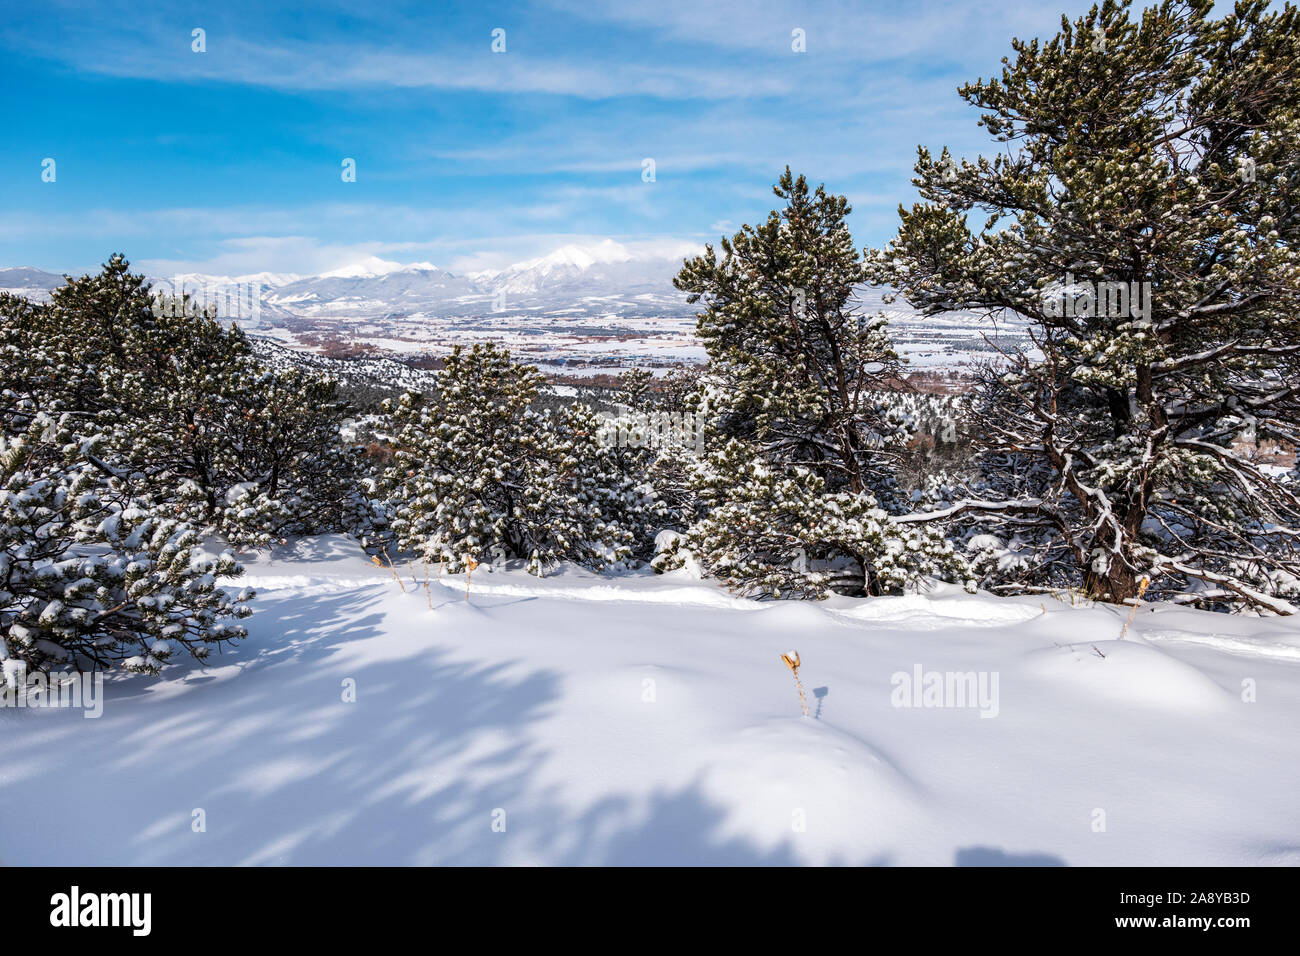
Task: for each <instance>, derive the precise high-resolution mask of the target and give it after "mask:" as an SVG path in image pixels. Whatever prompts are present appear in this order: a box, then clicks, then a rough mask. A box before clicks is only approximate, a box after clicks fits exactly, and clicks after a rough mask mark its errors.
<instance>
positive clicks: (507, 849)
mask: <svg viewBox="0 0 1300 956" xmlns="http://www.w3.org/2000/svg"><path fill="white" fill-rule="evenodd" d="M385 598H386V596H385V595H384V594H382V593H379V592H376V591H374V590H363V591H360V592H358V591H355V590H354V591H351V592H346V593H340V594H335V595H325V596H320V595H316V596H297V597H277V596H274V595H272V596H270V597H268V598H266V599H264V603H263V604H262V605H261V607H260V608H259V610H258V615H259V624H260V626H259V627H258V628H257V630H256V631H255V633H254V635H253V636H251V637H250V638H249V639H248V641H246V642H245V643H244V644H242V645H241V646H240V647H239V648H236V649H235V650H234V651H232V652H227V653H226V654H225V655H223V656H222V657H221V658H219V659H216V660H214V662H213V663H214V666H213V667H210V668H208V669H203V668H199V667H197V666H192V667H191V668H190V669H189V670H188V671H184V670H179V669H177V670H172V671H170V672H169V678H168V679H167V680H149V679H132V680H126V681H122V682H116V681H114V682H110V684H109V685H108V686H107V687H106V700H105V711H104V715H103V717H102V718H100V719H98V720H94V721H90V720H82V719H81V718H80V714H78V713H72V712H61V713H50V714H42V715H40V716H39V717H38V718H37V719H35V720H32V721H29V722H23V726H25V727H31V728H32V730H33V731H39V732H33V733H30V734H24V735H22V736H21V737H19V735H18V734H17V733H15V734H13V735H12V736H11V739H10V740H9V741H7V742H6V743H5V746H4V748H3V753H4V756H5V759H6V761H7V763H8V765H9V766H20V767H22V769H23V772H22V773H20V774H15V775H12V776H9V777H6V778H0V802H2V803H3V804H4V805H5V806H7V807H12V808H21V810H22V812H21V813H17V814H15V815H14V818H18V817H21V818H22V819H23V821H24V823H23V827H22V828H21V829H18V828H15V827H13V826H10V825H6V824H4V823H3V822H0V851H2V852H3V854H4V856H5V857H6V858H8V859H9V861H10V862H21V863H28V864H96V863H97V864H109V865H114V864H116V865H121V864H146V865H150V864H151V865H204V864H252V865H265V864H272V865H274V864H291V865H422V864H501V863H556V864H575V865H597V864H604V865H674V864H685V863H692V864H700V865H731V866H736V865H740V866H748V865H792V864H796V863H798V862H799V860H798V859H797V858H796V857H795V855H794V853H793V848H792V846H790V845H789V844H788V843H787V844H779V845H774V846H770V847H760V846H757V845H755V844H753V843H752V842H750V841H748V840H746V839H744V838H741V837H735V836H725V835H723V834H722V832H721V831H722V827H723V825H724V823H725V817H726V812H725V810H724V808H723V807H722V806H721V805H719V804H718V803H716V802H715V801H712V800H710V799H709V798H708V797H707V796H705V794H704V793H703V791H702V789H701V787H700V785H699V784H698V783H695V784H691V785H689V786H686V787H683V788H681V789H680V790H677V791H673V792H667V791H661V792H653V793H645V792H644V791H643V792H641V793H632V792H629V793H626V794H613V795H610V796H606V797H604V798H601V799H597V800H596V802H594V803H592V804H589V805H585V806H574V800H573V798H572V797H571V796H570V795H569V794H568V793H567V792H566V791H563V790H561V789H560V787H559V786H558V784H557V782H556V781H558V780H561V779H569V778H570V777H572V776H573V775H574V768H572V767H566V766H563V765H560V764H557V762H556V761H555V760H554V759H552V755H551V752H550V751H549V749H548V748H547V747H546V746H545V744H544V739H543V737H542V736H541V733H540V732H539V725H541V724H543V723H544V722H545V721H546V719H547V718H548V717H549V716H550V715H552V714H554V713H555V711H556V708H557V707H558V706H559V701H560V691H561V679H562V677H561V674H560V673H559V672H558V671H555V670H551V669H549V668H538V667H536V666H535V665H526V664H524V663H522V662H520V661H512V660H507V661H498V662H495V663H487V662H483V661H466V660H462V659H457V657H456V652H455V647H454V645H453V646H446V645H439V644H438V643H436V640H435V639H436V638H437V637H438V632H437V630H436V629H437V628H438V627H439V626H445V625H440V624H439V623H438V622H437V621H435V620H434V619H432V618H431V619H429V620H430V623H429V628H430V631H429V635H428V637H429V639H428V640H425V639H423V637H422V635H421V634H420V633H418V632H416V631H414V630H413V631H411V632H409V633H407V632H402V631H400V629H399V630H396V631H395V630H394V628H393V623H392V622H391V621H386V620H385V608H386V607H388V606H391V605H389V604H387V603H386V601H385ZM381 624H383V625H384V626H383V627H381ZM223 665H224V666H223ZM232 665H233V669H232ZM178 678H179V679H178ZM349 683H350V686H353V687H355V694H356V700H355V702H352V703H349V702H345V701H344V696H345V692H346V691H347V690H348V686H349ZM46 718H48V719H46ZM580 770H581V772H590V770H589V768H588V767H587V766H586V765H585V764H584V766H583V767H582V768H580ZM616 783H617V782H615V785H616ZM92 794H93V802H94V806H95V812H94V817H93V819H92V818H90V817H89V816H88V815H87V814H86V812H85V800H86V799H87V797H88V795H92ZM105 819H108V820H112V821H113V826H112V828H111V831H110V832H108V833H106V832H105V831H104V830H103V828H102V826H101V822H102V821H103V820H105ZM200 819H201V821H202V824H203V825H202V827H201V828H200V827H199V826H198V821H199V820H200ZM196 831H197V832H196ZM53 832H59V833H61V834H62V835H61V837H60V839H58V840H50V839H49V834H50V833H53Z"/></svg>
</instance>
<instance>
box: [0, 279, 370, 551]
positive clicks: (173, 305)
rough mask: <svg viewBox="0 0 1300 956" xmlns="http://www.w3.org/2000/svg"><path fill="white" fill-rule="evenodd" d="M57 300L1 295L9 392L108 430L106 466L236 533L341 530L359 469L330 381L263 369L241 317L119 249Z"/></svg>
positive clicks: (163, 502)
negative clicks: (202, 300) (238, 321)
mask: <svg viewBox="0 0 1300 956" xmlns="http://www.w3.org/2000/svg"><path fill="white" fill-rule="evenodd" d="M51 299H52V301H51V303H50V304H49V305H48V306H31V305H30V304H26V303H23V302H22V300H18V301H13V300H9V301H6V302H0V315H3V316H5V317H6V319H5V321H4V323H3V331H2V332H0V349H3V350H4V363H3V367H4V369H5V374H6V375H9V376H11V377H12V379H13V380H12V382H6V383H5V384H6V385H8V386H9V387H8V388H7V392H8V393H9V394H11V395H14V396H21V403H23V406H24V407H25V408H27V409H28V410H29V411H30V410H31V409H37V408H42V409H48V410H50V411H52V412H60V411H66V412H69V413H71V414H75V415H77V416H78V417H79V418H80V419H81V420H82V421H83V425H82V428H83V430H84V431H87V432H90V431H93V432H95V433H97V434H99V435H101V440H100V441H99V443H98V445H97V449H98V451H97V454H96V457H95V462H96V464H97V465H98V466H99V467H100V468H101V470H103V471H104V472H105V474H107V475H111V476H112V477H113V478H115V479H117V480H119V481H121V482H124V483H126V484H127V485H128V486H129V487H130V488H131V489H132V493H133V494H134V495H135V496H136V497H137V498H138V499H140V500H144V499H145V498H147V499H148V500H149V501H150V502H152V505H153V506H154V507H156V508H158V509H160V511H161V512H162V513H166V514H168V515H169V516H171V517H173V518H179V519H183V520H185V521H187V522H189V523H191V524H193V525H195V526H196V527H197V528H199V529H203V530H205V531H208V532H212V533H219V534H223V535H225V536H226V537H227V538H228V539H229V540H230V541H231V542H233V543H240V544H252V545H263V544H266V543H268V542H269V541H270V540H271V539H272V538H283V537H284V536H286V535H289V534H301V533H321V532H328V531H337V530H342V529H343V527H344V524H345V515H346V513H347V512H348V511H349V510H350V509H354V508H355V507H356V501H355V497H356V488H357V484H358V481H359V480H360V475H361V472H360V469H361V467H362V465H361V456H360V454H359V453H358V452H357V450H355V449H352V448H349V447H348V446H347V445H346V444H345V443H344V442H343V441H342V440H341V437H340V434H339V428H340V424H341V422H342V421H343V419H344V418H345V417H346V415H347V414H348V409H347V407H346V405H345V404H344V403H343V402H341V401H340V400H339V399H338V393H337V384H336V383H335V382H333V381H332V380H330V379H328V378H325V377H323V376H317V375H311V374H307V373H304V372H300V371H296V370H291V371H276V370H272V369H269V368H267V367H265V366H263V365H262V364H261V363H260V362H258V361H257V360H256V358H255V357H254V355H253V352H252V348H251V346H250V343H249V341H248V339H247V337H246V336H245V335H244V334H243V333H242V332H241V331H240V330H239V329H238V328H237V327H233V326H232V327H230V328H226V327H225V326H223V325H222V323H221V322H219V321H218V320H217V318H216V317H215V316H214V315H212V314H209V313H208V312H205V311H203V310H200V309H198V308H197V307H196V306H195V304H194V303H193V302H192V301H191V300H190V299H189V298H188V297H181V298H172V297H157V296H155V295H154V294H153V293H152V291H151V289H150V288H149V286H148V284H147V283H146V282H145V280H144V278H143V277H142V276H139V275H134V274H132V273H131V271H130V265H129V263H127V261H126V260H125V259H124V258H123V257H122V256H113V257H112V258H111V259H110V260H109V262H108V263H106V264H105V266H104V268H103V270H102V271H101V272H100V273H98V274H96V275H93V276H83V277H82V278H80V279H76V280H69V281H68V283H67V284H66V285H64V286H62V287H60V288H58V289H56V290H54V292H53V293H52V296H51ZM24 356H25V357H24ZM56 371H57V374H55V372H56ZM15 410H17V406H15Z"/></svg>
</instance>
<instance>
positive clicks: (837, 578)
mask: <svg viewBox="0 0 1300 956" xmlns="http://www.w3.org/2000/svg"><path fill="white" fill-rule="evenodd" d="M773 191H774V192H775V194H776V195H777V197H778V198H780V199H783V200H785V206H784V208H783V209H781V210H775V211H773V212H772V213H771V215H770V216H769V217H768V219H767V222H765V223H763V224H762V225H760V226H757V227H754V226H748V225H747V226H744V227H743V228H742V229H741V230H740V232H738V233H737V234H736V235H735V236H734V237H733V238H732V239H730V240H728V239H725V238H724V239H723V240H722V243H721V248H722V255H721V257H719V256H718V254H717V253H716V252H715V251H714V249H713V247H712V246H708V247H706V249H705V252H704V254H703V255H701V256H698V257H696V258H694V259H691V260H688V261H687V262H686V264H685V266H684V267H683V269H682V271H681V273H680V274H679V275H678V276H677V279H676V284H677V287H678V288H679V289H682V290H685V291H687V292H689V293H690V298H691V301H692V302H696V301H700V300H703V301H704V309H703V311H701V312H700V313H699V335H700V338H701V339H702V340H703V342H704V346H705V349H706V350H707V352H708V355H709V363H708V367H707V369H706V371H705V372H704V374H703V375H702V376H701V383H700V385H701V388H700V392H699V398H698V400H697V401H696V403H695V407H696V409H697V411H698V412H699V413H701V414H704V415H705V416H706V417H707V419H708V421H709V423H710V430H709V433H708V438H709V443H710V445H711V448H710V449H709V452H710V453H709V455H708V456H707V459H705V460H703V461H699V462H696V463H694V464H693V466H692V468H691V475H692V484H693V490H694V491H695V493H696V496H697V497H696V499H695V501H694V502H693V504H694V506H695V508H696V510H697V511H698V517H697V520H695V521H694V523H692V524H691V525H690V527H689V528H688V529H687V531H686V533H685V535H684V536H682V537H680V538H673V539H671V540H667V541H665V547H664V548H663V549H661V554H660V555H659V556H658V557H657V558H656V562H655V564H656V567H658V568H659V569H661V570H666V569H669V568H672V567H675V566H679V565H680V564H682V563H684V562H686V561H693V562H695V563H696V564H697V565H698V566H699V568H700V569H701V570H702V571H704V572H705V573H709V574H713V575H716V576H719V577H723V578H724V579H725V580H726V581H727V583H728V584H729V586H731V587H732V588H734V589H736V590H738V591H741V592H742V593H749V594H769V595H772V596H774V597H808V596H811V597H821V596H824V595H825V594H826V593H827V592H828V590H829V589H830V588H832V587H834V588H836V589H839V590H846V591H849V592H852V593H867V594H881V593H885V592H888V591H896V590H899V589H901V588H903V587H904V586H908V585H914V584H915V583H916V582H917V581H918V580H919V578H920V577H923V576H924V575H926V574H945V575H948V576H952V575H953V574H959V573H960V562H959V560H958V559H957V557H956V556H955V555H954V554H953V553H952V548H951V546H950V545H948V544H947V543H946V542H944V541H943V539H942V535H940V534H936V533H932V532H930V531H923V532H917V531H915V530H908V529H901V528H897V527H895V526H894V525H893V523H892V521H891V520H890V518H889V512H890V511H892V510H898V509H899V508H900V506H901V498H900V496H899V495H898V490H897V486H896V483H895V481H894V477H893V468H892V463H893V460H894V458H895V457H896V455H897V452H898V449H899V448H900V447H901V445H902V444H903V442H905V441H906V439H907V437H908V434H909V429H908V426H907V424H906V422H905V421H904V419H903V417H902V416H899V415H896V414H894V413H893V412H892V411H891V410H890V408H889V404H888V402H886V401H885V399H884V396H883V391H884V389H885V388H887V387H888V386H889V385H890V384H891V381H892V380H893V379H895V378H896V375H897V370H898V367H899V363H898V358H897V356H896V355H895V353H894V352H893V350H892V349H891V348H890V346H889V341H888V338H887V336H886V332H885V325H886V323H885V320H884V318H883V317H881V316H876V317H867V316H865V315H863V314H862V313H861V312H860V311H859V309H858V306H857V299H856V296H857V290H858V286H859V285H860V284H861V283H862V281H863V279H864V277H865V273H864V267H863V262H862V259H861V258H860V256H859V254H858V252H857V250H856V249H855V248H854V245H853V240H852V237H851V236H850V235H849V231H848V227H847V225H846V224H845V221H844V220H845V217H846V216H847V215H848V213H849V205H848V202H847V201H846V200H845V199H844V197H842V196H834V195H830V194H828V193H827V192H826V190H825V189H824V187H821V186H819V187H817V189H816V190H811V189H810V188H809V186H808V184H807V182H806V180H805V179H804V177H802V176H800V177H798V178H796V177H794V176H793V174H792V173H791V172H790V170H789V169H788V168H787V169H786V171H785V173H784V174H783V175H782V176H781V179H780V182H779V183H778V184H777V186H776V187H774V190H773Z"/></svg>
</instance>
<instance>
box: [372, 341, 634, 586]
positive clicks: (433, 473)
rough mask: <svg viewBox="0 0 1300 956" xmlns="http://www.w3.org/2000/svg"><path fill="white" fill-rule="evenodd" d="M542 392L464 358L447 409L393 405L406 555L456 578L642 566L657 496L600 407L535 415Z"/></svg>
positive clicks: (531, 378) (475, 351)
mask: <svg viewBox="0 0 1300 956" xmlns="http://www.w3.org/2000/svg"><path fill="white" fill-rule="evenodd" d="M542 381H543V379H542V376H541V375H540V373H538V371H537V370H536V369H535V368H533V367H532V366H526V365H520V364H517V363H515V362H513V361H511V359H510V354H509V353H508V352H506V351H504V350H502V349H499V348H497V347H496V346H494V345H491V344H486V345H475V346H473V347H472V348H470V349H468V350H466V349H464V348H461V347H457V348H455V349H454V350H453V351H452V354H451V355H450V356H449V357H448V358H447V360H446V363H445V367H444V369H443V370H442V371H441V372H440V373H439V375H438V382H437V395H436V400H434V401H430V400H427V399H425V398H424V397H423V396H419V395H416V394H413V393H411V394H407V395H405V396H403V397H402V398H401V399H400V400H397V401H392V400H390V401H388V402H386V403H385V412H386V414H387V416H388V422H387V425H386V431H387V437H388V440H389V441H390V442H391V443H392V446H393V459H392V464H391V467H390V468H389V469H388V470H387V472H386V474H385V476H384V480H383V483H382V485H383V488H384V489H385V491H386V493H387V494H388V495H389V503H390V506H391V508H392V512H393V520H392V532H393V535H394V538H395V545H396V547H398V548H400V549H402V550H404V551H405V550H410V551H416V552H417V553H419V554H421V555H422V556H423V557H424V558H425V559H426V560H429V561H439V562H442V563H443V564H444V565H445V566H447V567H448V568H449V569H450V570H452V571H459V570H461V569H462V568H463V567H465V566H466V564H467V563H468V562H469V561H470V560H471V559H472V560H473V561H475V562H478V563H482V564H489V563H491V564H495V563H500V562H501V561H504V560H508V559H521V560H525V561H527V562H528V570H529V571H531V572H533V573H535V574H541V573H543V572H544V571H545V570H546V569H547V568H548V567H549V566H552V565H554V564H555V563H557V562H560V561H574V562H577V563H579V564H582V565H584V566H587V567H591V568H594V569H598V570H599V569H603V568H608V567H613V566H617V565H619V564H622V563H624V562H627V561H629V560H630V559H632V558H633V556H634V554H635V552H636V551H637V549H638V543H639V541H641V539H643V538H648V537H649V531H648V530H646V529H647V524H646V522H647V521H648V520H649V519H647V518H646V517H645V515H646V514H647V513H651V512H653V510H654V509H655V507H656V506H655V502H654V497H653V493H652V491H651V489H650V488H649V486H648V485H645V484H644V483H643V482H640V481H638V480H637V476H635V475H632V474H629V473H628V472H627V471H625V470H624V468H623V467H622V465H621V464H620V462H619V459H618V456H617V454H616V452H615V450H614V449H612V448H611V447H610V446H609V445H608V444H607V443H606V442H604V441H603V440H602V438H601V421H600V420H599V418H598V417H597V416H596V414H595V413H594V412H593V411H592V410H591V409H590V408H589V407H587V406H585V405H573V406H569V407H566V408H562V409H548V410H544V411H538V410H537V409H535V408H534V407H533V402H534V399H535V398H536V397H537V392H538V389H539V387H540V386H541V384H542ZM641 547H642V548H644V547H645V545H641Z"/></svg>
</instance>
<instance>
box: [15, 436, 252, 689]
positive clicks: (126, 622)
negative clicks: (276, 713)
mask: <svg viewBox="0 0 1300 956" xmlns="http://www.w3.org/2000/svg"><path fill="white" fill-rule="evenodd" d="M75 424H77V420H76V418H75V416H72V415H65V416H63V417H62V418H61V419H59V420H57V421H56V420H55V419H53V418H51V417H49V416H48V415H46V414H45V413H44V412H39V413H37V414H36V415H34V416H33V417H32V418H31V420H30V422H29V424H28V427H27V431H26V433H24V434H22V435H18V436H12V435H5V436H4V437H0V663H2V665H3V669H4V677H5V679H6V680H7V681H8V682H10V683H11V684H12V683H16V682H18V681H19V680H20V675H21V670H22V669H23V668H30V669H38V670H49V669H51V668H54V667H75V668H77V669H84V668H87V667H88V668H91V669H100V668H107V667H112V666H114V665H117V666H121V667H123V668H124V669H126V670H128V671H132V672H136V673H157V672H158V670H159V669H160V668H161V667H162V666H163V665H165V664H166V663H167V662H168V661H170V660H171V659H172V658H173V657H174V655H175V654H176V653H177V652H178V651H187V652H188V653H189V654H191V655H192V656H193V657H195V658H197V659H200V660H202V659H203V658H205V657H207V656H208V654H209V653H210V651H211V649H212V648H213V647H217V646H220V645H222V644H226V643H230V642H234V641H236V640H238V639H239V638H242V637H244V636H246V631H245V629H244V628H243V626H242V625H239V624H234V623H231V622H230V621H229V619H230V618H234V619H238V618H242V617H246V616H247V615H248V613H249V608H248V606H247V603H246V602H247V601H248V600H249V599H250V598H251V597H252V596H253V594H252V592H251V591H249V590H247V589H245V590H244V591H241V592H239V593H238V594H235V595H231V594H230V593H228V592H227V591H226V590H224V589H223V588H222V587H220V586H218V578H227V579H228V578H234V577H237V576H238V575H239V574H240V573H241V570H242V569H241V568H240V567H239V565H238V564H236V563H235V560H234V558H233V556H232V555H230V554H229V553H228V552H227V553H225V554H222V555H221V556H220V557H218V558H216V559H200V558H199V556H198V554H197V553H196V551H195V549H196V547H197V545H198V544H199V536H198V534H197V533H196V532H195V531H194V530H193V529H192V528H190V527H188V526H187V525H185V524H184V523H183V522H180V521H177V520H175V519H173V518H169V517H163V516H160V515H158V514H156V513H151V512H150V511H149V510H147V509H143V508H140V507H138V506H137V505H136V503H135V502H133V501H132V500H131V498H130V497H129V496H128V495H126V494H125V493H124V490H123V488H122V487H121V486H120V485H119V484H118V483H117V482H115V481H112V480H106V478H105V476H104V473H103V472H102V470H101V469H100V468H99V467H98V466H96V465H94V464H92V463H91V462H90V458H91V457H92V456H93V454H94V450H95V446H96V444H97V443H98V442H99V438H98V436H90V437H87V436H82V435H78V434H77V433H76V431H75V430H74V426H75ZM6 431H10V429H6Z"/></svg>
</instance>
